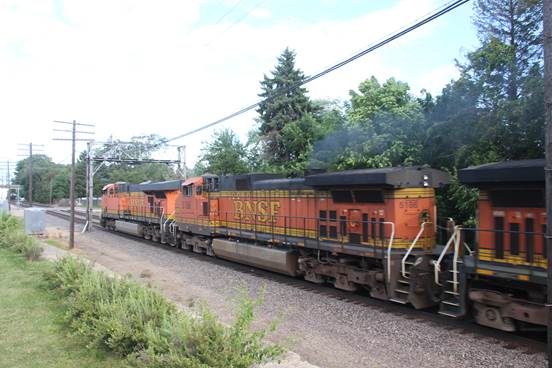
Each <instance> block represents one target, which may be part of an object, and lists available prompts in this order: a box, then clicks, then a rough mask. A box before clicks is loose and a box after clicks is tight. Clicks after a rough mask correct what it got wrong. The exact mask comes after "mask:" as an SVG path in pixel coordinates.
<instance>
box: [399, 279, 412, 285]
mask: <svg viewBox="0 0 552 368" xmlns="http://www.w3.org/2000/svg"><path fill="white" fill-rule="evenodd" d="M397 282H400V283H401V284H406V285H410V281H408V280H404V279H399V280H397Z"/></svg>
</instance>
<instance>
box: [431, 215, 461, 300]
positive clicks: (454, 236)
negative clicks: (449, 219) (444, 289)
mask: <svg viewBox="0 0 552 368" xmlns="http://www.w3.org/2000/svg"><path fill="white" fill-rule="evenodd" d="M460 229H461V226H459V225H456V226H454V231H453V232H452V235H451V236H450V238H449V240H448V241H447V244H446V245H445V248H443V251H442V252H441V254H440V255H439V258H438V259H437V261H435V262H434V263H433V267H434V268H433V269H434V275H435V283H436V284H437V285H439V286H442V284H441V283H440V282H439V272H441V262H442V261H443V258H444V257H445V254H446V253H447V251H448V249H449V247H450V245H451V244H452V242H453V241H454V254H453V262H452V263H453V264H452V284H453V289H454V292H457V291H458V251H459V249H458V248H459V246H460V232H461V230H460Z"/></svg>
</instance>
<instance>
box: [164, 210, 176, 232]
mask: <svg viewBox="0 0 552 368" xmlns="http://www.w3.org/2000/svg"><path fill="white" fill-rule="evenodd" d="M163 210H164V208H163ZM171 216H174V212H173V213H172V214H170V215H169V216H167V219H166V220H165V221H164V222H163V225H161V231H162V232H163V233H165V232H166V231H167V222H169V221H171ZM161 218H163V217H161Z"/></svg>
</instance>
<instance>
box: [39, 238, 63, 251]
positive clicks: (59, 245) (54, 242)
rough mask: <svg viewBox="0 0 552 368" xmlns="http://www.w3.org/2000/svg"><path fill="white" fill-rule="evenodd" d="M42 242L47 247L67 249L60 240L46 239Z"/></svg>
mask: <svg viewBox="0 0 552 368" xmlns="http://www.w3.org/2000/svg"><path fill="white" fill-rule="evenodd" d="M44 242H45V243H46V244H48V245H51V246H52V247H56V248H60V249H68V247H67V244H65V243H64V242H62V241H61V240H57V239H52V238H50V239H46V240H44Z"/></svg>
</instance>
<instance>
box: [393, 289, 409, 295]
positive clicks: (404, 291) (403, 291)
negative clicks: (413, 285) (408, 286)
mask: <svg viewBox="0 0 552 368" xmlns="http://www.w3.org/2000/svg"><path fill="white" fill-rule="evenodd" d="M395 292H396V293H402V294H410V291H409V290H403V289H395Z"/></svg>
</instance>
